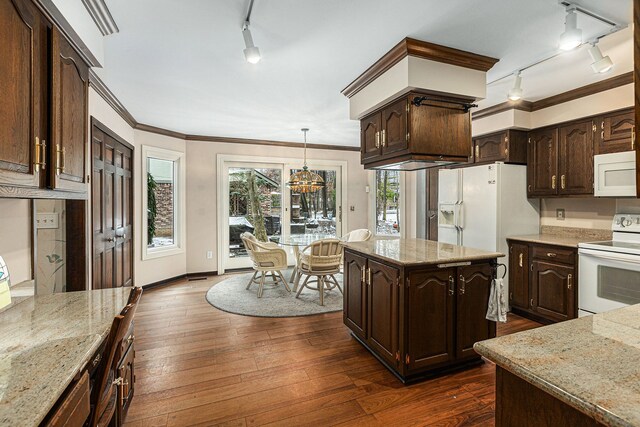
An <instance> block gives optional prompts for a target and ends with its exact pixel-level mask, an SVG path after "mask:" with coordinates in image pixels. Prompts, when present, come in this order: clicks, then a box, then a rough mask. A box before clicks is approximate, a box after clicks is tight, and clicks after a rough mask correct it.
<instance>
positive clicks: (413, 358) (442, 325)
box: [406, 269, 455, 371]
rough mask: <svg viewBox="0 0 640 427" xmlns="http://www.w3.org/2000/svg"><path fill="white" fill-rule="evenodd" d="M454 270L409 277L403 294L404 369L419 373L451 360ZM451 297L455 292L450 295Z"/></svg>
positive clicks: (429, 272) (453, 352)
mask: <svg viewBox="0 0 640 427" xmlns="http://www.w3.org/2000/svg"><path fill="white" fill-rule="evenodd" d="M454 275H455V270H453V269H441V270H436V271H427V272H422V271H420V272H413V273H410V274H409V291H408V292H407V297H406V298H407V307H408V308H407V311H408V313H407V320H408V323H407V343H408V348H407V352H408V354H409V365H408V369H409V370H410V371H411V370H419V369H422V368H425V367H429V366H432V365H438V364H441V363H445V362H448V361H450V360H452V359H453V358H454V356H455V349H454V344H453V311H454V296H453V295H452V293H451V292H450V290H453V286H452V285H453V283H452V282H453V281H454V280H455V277H454ZM454 293H455V292H454Z"/></svg>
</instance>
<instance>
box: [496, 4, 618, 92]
mask: <svg viewBox="0 0 640 427" xmlns="http://www.w3.org/2000/svg"><path fill="white" fill-rule="evenodd" d="M558 4H559V5H561V6H564V7H565V8H566V9H567V19H568V22H567V21H565V33H566V31H567V29H574V28H575V29H577V26H576V25H575V24H576V22H575V21H574V17H575V15H571V16H570V14H575V13H576V12H579V13H581V14H583V15H586V16H589V17H591V18H594V19H597V20H598V21H600V22H602V23H604V24H606V25H609V26H610V27H611V28H609V29H608V30H606V31H603V32H601V33H599V34H597V35H596V36H595V37H593V38H591V39H589V40H588V41H582V40H581V41H580V43H579V44H578V45H577V46H581V45H584V44H590V45H591V46H590V47H589V55H591V58H592V60H593V63H592V64H591V68H592V69H593V70H594V72H597V73H604V72H607V71H609V70H610V69H611V68H612V66H613V62H612V61H611V58H609V57H608V56H603V55H602V52H601V51H600V48H598V47H597V46H596V44H597V43H598V42H599V41H600V40H601V39H602V38H604V37H606V36H608V35H610V34H613V33H616V32H618V31H620V30H623V29H625V28H627V25H623V24H620V23H617V22H615V21H613V20H612V19H609V18H606V17H604V16H602V15H600V14H598V13H596V12H594V11H592V10H589V9H587V8H585V7H583V6H580V5H578V4H576V3H573V2H569V1H564V0H559V1H558ZM578 31H579V30H578ZM565 33H563V36H564V35H565ZM580 33H581V31H580ZM580 35H581V34H580ZM577 46H576V47H577ZM563 53H565V51H564V50H558V51H555V52H553V53H552V54H549V55H547V56H544V57H542V58H540V59H538V60H536V61H534V62H531V63H529V64H527V65H525V66H523V67H520V68H518V69H516V70H513V71H511V72H510V73H506V74H504V75H502V76H500V77H498V78H495V79H493V80H491V81H489V82H487V86H490V85H492V84H495V83H497V82H500V81H502V80H504V79H507V78H510V77H512V76H514V75H515V76H516V81H515V82H514V88H515V87H516V85H518V87H519V85H520V83H521V79H522V78H521V73H522V72H523V71H526V70H528V69H530V68H533V67H535V66H537V65H540V64H542V63H544V62H546V61H549V60H551V59H553V58H555V57H557V56H559V55H562V54H563ZM510 99H511V98H510Z"/></svg>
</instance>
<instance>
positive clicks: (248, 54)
mask: <svg viewBox="0 0 640 427" xmlns="http://www.w3.org/2000/svg"><path fill="white" fill-rule="evenodd" d="M242 37H244V45H245V49H244V51H243V52H244V58H245V59H246V60H247V62H248V63H250V64H257V63H258V62H260V58H261V56H260V49H258V48H257V46H255V45H254V44H253V37H252V36H251V30H250V29H249V23H248V22H245V24H244V27H243V28H242Z"/></svg>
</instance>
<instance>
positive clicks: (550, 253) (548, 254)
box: [547, 252, 558, 258]
mask: <svg viewBox="0 0 640 427" xmlns="http://www.w3.org/2000/svg"><path fill="white" fill-rule="evenodd" d="M547 256H548V257H549V258H555V257H557V256H558V254H556V253H554V252H547Z"/></svg>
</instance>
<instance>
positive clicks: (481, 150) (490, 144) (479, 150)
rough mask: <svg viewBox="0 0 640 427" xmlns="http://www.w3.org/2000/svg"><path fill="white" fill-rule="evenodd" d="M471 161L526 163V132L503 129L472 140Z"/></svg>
mask: <svg viewBox="0 0 640 427" xmlns="http://www.w3.org/2000/svg"><path fill="white" fill-rule="evenodd" d="M470 162H472V163H492V162H505V163H517V164H526V163H527V132H525V131H521V130H511V129H509V130H505V131H502V132H498V133H493V134H491V135H483V136H480V137H477V138H475V139H474V140H473V150H472V152H471V157H470Z"/></svg>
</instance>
